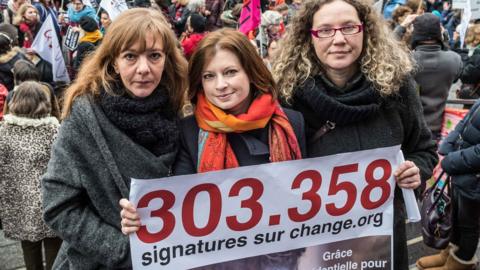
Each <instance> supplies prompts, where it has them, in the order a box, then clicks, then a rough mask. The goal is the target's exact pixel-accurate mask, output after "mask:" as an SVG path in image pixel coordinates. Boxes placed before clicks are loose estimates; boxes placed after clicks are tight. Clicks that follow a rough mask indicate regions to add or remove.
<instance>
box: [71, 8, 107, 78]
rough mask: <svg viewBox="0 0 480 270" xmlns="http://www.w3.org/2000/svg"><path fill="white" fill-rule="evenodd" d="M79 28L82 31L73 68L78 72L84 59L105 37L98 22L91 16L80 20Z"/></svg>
mask: <svg viewBox="0 0 480 270" xmlns="http://www.w3.org/2000/svg"><path fill="white" fill-rule="evenodd" d="M79 26H80V29H81V31H82V35H81V38H80V40H79V41H78V46H77V50H76V56H75V58H74V59H73V68H74V69H75V70H78V68H79V67H80V65H81V64H82V61H83V59H84V58H85V57H86V56H87V55H88V54H90V53H92V52H93V51H95V48H96V47H98V45H99V44H100V43H101V42H102V38H103V35H102V33H101V32H100V30H99V29H98V25H97V22H96V21H95V20H94V19H92V17H90V16H83V17H82V18H80V21H79Z"/></svg>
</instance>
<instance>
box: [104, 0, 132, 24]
mask: <svg viewBox="0 0 480 270" xmlns="http://www.w3.org/2000/svg"><path fill="white" fill-rule="evenodd" d="M100 7H101V8H103V9H105V10H106V11H107V13H108V15H109V16H110V19H111V20H112V21H113V20H115V18H117V17H118V15H120V13H122V12H124V11H125V10H127V9H128V6H127V2H125V0H102V1H101V2H100Z"/></svg>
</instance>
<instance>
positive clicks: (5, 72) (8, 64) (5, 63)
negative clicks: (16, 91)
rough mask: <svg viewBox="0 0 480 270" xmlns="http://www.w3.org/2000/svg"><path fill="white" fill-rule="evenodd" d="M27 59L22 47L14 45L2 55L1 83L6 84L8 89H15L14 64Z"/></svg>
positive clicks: (0, 57) (0, 58) (0, 63)
mask: <svg viewBox="0 0 480 270" xmlns="http://www.w3.org/2000/svg"><path fill="white" fill-rule="evenodd" d="M20 59H23V60H27V57H25V55H24V54H23V53H22V52H21V49H20V48H18V47H14V48H13V49H12V50H10V51H9V52H7V53H6V54H3V55H1V56H0V84H3V85H5V87H7V89H8V91H12V90H13V86H14V82H13V72H12V70H13V65H15V63H16V62H17V61H18V60H20Z"/></svg>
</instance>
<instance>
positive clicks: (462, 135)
mask: <svg viewBox="0 0 480 270" xmlns="http://www.w3.org/2000/svg"><path fill="white" fill-rule="evenodd" d="M479 134H480V100H477V102H476V103H475V104H474V105H473V107H472V108H471V109H470V111H469V112H468V114H467V115H466V116H465V117H464V118H463V119H462V120H461V121H460V122H459V123H458V124H457V126H456V127H455V130H454V131H452V132H450V133H449V134H448V136H447V138H446V139H445V140H444V141H443V142H442V144H441V145H440V148H439V151H438V153H439V154H440V155H443V156H445V158H444V159H443V160H442V162H441V167H442V169H443V170H444V171H445V173H447V174H448V175H449V176H451V177H452V178H451V183H452V185H453V188H452V189H453V196H452V197H453V202H452V205H453V211H452V213H453V214H452V234H451V237H450V245H449V246H448V247H447V248H446V249H444V250H442V251H440V253H438V254H435V255H432V256H426V257H422V258H420V259H419V260H418V261H417V263H416V265H417V267H418V268H419V269H420V270H474V269H477V268H476V266H477V263H478V258H477V257H476V256H475V252H476V250H477V247H478V238H479V237H480V211H478V205H479V203H480V171H479V168H480V136H479Z"/></svg>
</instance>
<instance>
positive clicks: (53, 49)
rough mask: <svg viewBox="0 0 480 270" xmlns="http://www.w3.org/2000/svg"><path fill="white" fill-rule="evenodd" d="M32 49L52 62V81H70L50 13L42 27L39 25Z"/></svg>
mask: <svg viewBox="0 0 480 270" xmlns="http://www.w3.org/2000/svg"><path fill="white" fill-rule="evenodd" d="M32 50H34V51H35V52H36V53H37V54H38V55H39V56H40V57H41V58H42V59H43V60H45V61H47V62H49V63H50V64H52V72H53V81H55V82H57V81H64V82H67V83H68V82H70V78H69V77H68V72H67V68H66V67H65V61H64V59H63V54H62V49H61V48H60V43H59V42H58V38H57V33H56V32H55V28H54V26H53V20H52V15H51V14H49V15H48V17H47V19H45V21H44V22H43V24H42V27H40V30H39V31H38V33H37V35H36V36H35V39H34V40H33V43H32Z"/></svg>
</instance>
